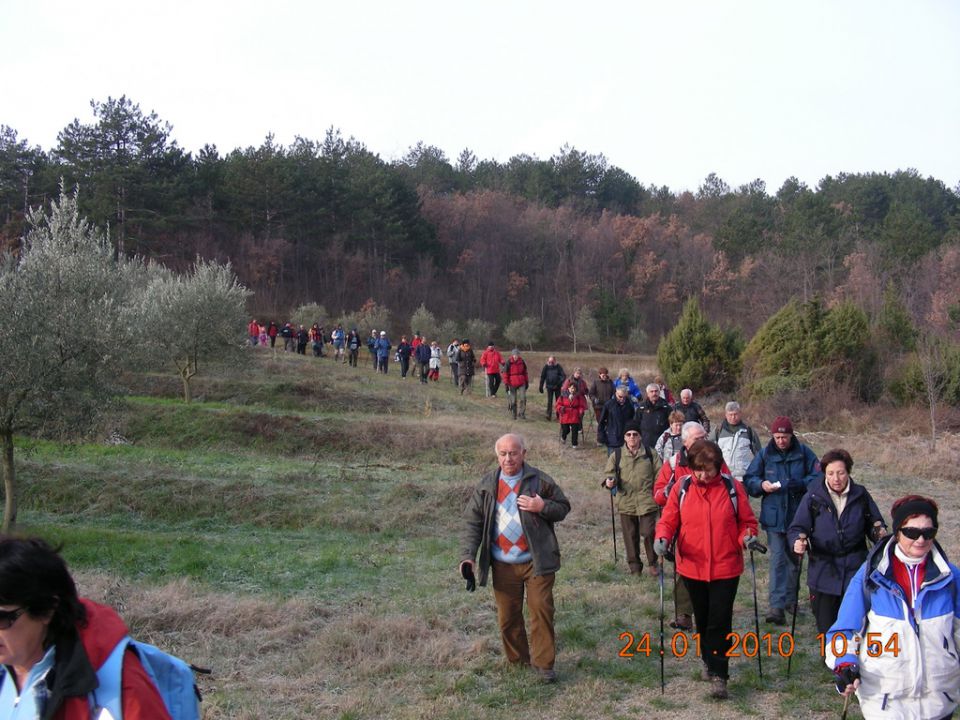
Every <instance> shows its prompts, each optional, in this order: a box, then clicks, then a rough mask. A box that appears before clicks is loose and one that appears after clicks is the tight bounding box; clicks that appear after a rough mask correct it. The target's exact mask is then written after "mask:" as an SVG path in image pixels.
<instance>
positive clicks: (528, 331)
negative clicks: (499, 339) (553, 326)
mask: <svg viewBox="0 0 960 720" xmlns="http://www.w3.org/2000/svg"><path fill="white" fill-rule="evenodd" d="M542 335H543V325H541V323H540V320H539V318H535V317H522V318H519V319H518V320H514V321H513V322H510V323H508V324H507V326H506V327H505V328H504V329H503V336H504V337H505V338H506V339H507V340H508V341H509V342H510V343H512V344H514V345H526V346H527V349H528V350H533V345H534V343H536V342H539V341H540V338H541V336H542Z"/></svg>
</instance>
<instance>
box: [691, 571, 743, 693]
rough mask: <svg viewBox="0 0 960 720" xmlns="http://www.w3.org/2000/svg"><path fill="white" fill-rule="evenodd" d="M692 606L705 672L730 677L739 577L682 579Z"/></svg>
mask: <svg viewBox="0 0 960 720" xmlns="http://www.w3.org/2000/svg"><path fill="white" fill-rule="evenodd" d="M683 582H684V584H686V586H687V590H688V591H689V592H690V600H691V602H692V603H693V618H694V622H696V624H697V632H698V633H700V657H701V659H702V660H703V662H704V664H705V665H706V666H707V672H708V673H710V674H711V675H716V676H717V677H722V678H724V679H727V678H728V677H730V658H728V657H727V653H728V652H729V651H730V648H731V647H733V642H732V638H730V633H731V632H732V630H733V601H734V600H735V599H736V597H737V586H738V585H739V584H740V577H739V576H737V577H733V578H727V579H725V580H711V581H709V582H708V581H705V580H692V579H691V578H688V577H685V578H683Z"/></svg>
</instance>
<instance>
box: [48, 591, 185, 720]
mask: <svg viewBox="0 0 960 720" xmlns="http://www.w3.org/2000/svg"><path fill="white" fill-rule="evenodd" d="M80 602H82V603H83V606H84V608H86V611H87V624H86V625H85V626H83V627H81V628H78V630H79V633H80V644H81V645H82V646H83V647H82V652H83V653H84V654H85V655H86V657H87V660H89V661H90V665H91V666H92V668H93V670H94V671H96V670H98V669H99V668H100V667H101V666H102V665H103V663H104V662H106V660H107V658H108V657H109V656H110V653H111V652H112V651H113V648H114V647H116V645H117V643H118V642H120V640H121V639H122V638H123V637H124V635H127V633H128V631H127V626H126V625H124V623H123V620H121V619H120V616H119V615H117V614H116V613H115V612H114V611H113V610H112V609H110V608H108V607H106V606H104V605H98V604H97V603H94V602H92V601H90V600H86V599H81V601H80ZM76 652H81V651H80V650H77V651H76ZM62 660H64V658H60V657H59V653H58V657H57V665H56V666H55V667H56V668H57V669H58V670H59V672H58V673H57V674H56V675H55V676H54V677H55V680H54V689H56V687H57V686H58V685H59V683H60V682H62V683H64V684H65V685H67V687H73V688H75V689H77V690H79V691H80V694H79V695H68V696H67V697H66V699H65V700H64V701H63V703H62V704H61V705H60V707H59V708H58V709H57V711H56V713H55V714H54V715H53V720H89V718H90V700H89V697H88V696H87V693H88V692H89V691H91V690H93V687H90V688H86V689H84V688H81V687H79V685H80V684H82V681H79V679H78V677H77V676H76V675H71V672H70V671H71V668H75V667H76V665H77V663H72V664H71V665H70V666H67V667H61V661H62ZM88 672H89V671H88ZM120 684H121V694H122V698H123V717H124V720H170V714H169V713H168V712H167V707H166V705H164V703H163V698H162V697H160V693H159V692H158V691H157V688H156V686H154V684H153V681H152V680H151V679H150V677H149V676H148V675H147V671H146V670H144V669H143V665H141V664H140V660H139V659H138V658H137V656H136V655H135V654H134V653H133V651H128V652H127V654H126V657H125V658H124V661H123V676H122V678H121V683H120ZM52 698H53V695H52V694H51V699H52Z"/></svg>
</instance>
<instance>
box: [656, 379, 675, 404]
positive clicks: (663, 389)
mask: <svg viewBox="0 0 960 720" xmlns="http://www.w3.org/2000/svg"><path fill="white" fill-rule="evenodd" d="M653 381H654V382H655V383H656V384H657V387H659V388H660V397H662V398H663V399H664V400H666V401H667V404H668V405H673V403H674V399H673V393H672V392H670V388H669V387H667V384H666V383H665V382H664V381H663V376H661V375H657V376H656V377H655V378H653Z"/></svg>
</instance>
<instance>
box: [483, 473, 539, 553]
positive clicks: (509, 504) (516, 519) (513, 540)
mask: <svg viewBox="0 0 960 720" xmlns="http://www.w3.org/2000/svg"><path fill="white" fill-rule="evenodd" d="M521 477H522V473H518V474H517V475H514V476H513V477H506V476H504V474H503V472H502V471H501V473H500V479H499V480H498V481H497V510H496V517H495V518H494V523H493V545H492V550H493V559H494V560H498V561H500V562H505V563H513V564H519V563H525V562H530V560H531V559H532V557H533V556H532V555H531V554H530V549H529V547H528V546H527V538H526V537H525V536H524V534H523V526H522V525H521V524H520V508H518V507H517V490H518V489H519V488H520V478H521Z"/></svg>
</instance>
